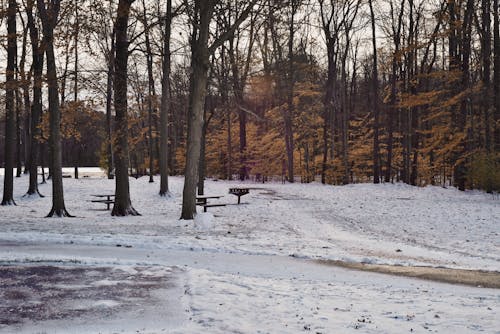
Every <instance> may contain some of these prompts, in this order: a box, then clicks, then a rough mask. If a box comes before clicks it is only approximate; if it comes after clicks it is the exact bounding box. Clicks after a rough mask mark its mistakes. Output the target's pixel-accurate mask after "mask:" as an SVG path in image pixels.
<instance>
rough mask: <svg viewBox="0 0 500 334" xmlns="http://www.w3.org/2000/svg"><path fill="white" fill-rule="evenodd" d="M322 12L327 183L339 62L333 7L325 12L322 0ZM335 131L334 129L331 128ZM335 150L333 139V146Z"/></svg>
mask: <svg viewBox="0 0 500 334" xmlns="http://www.w3.org/2000/svg"><path fill="white" fill-rule="evenodd" d="M319 4H320V12H321V22H322V28H323V32H324V34H325V37H326V51H327V59H328V64H327V66H328V71H327V77H326V84H325V97H324V101H323V152H322V155H323V159H322V164H321V183H323V184H325V183H326V172H327V169H328V142H329V138H330V136H331V137H333V134H330V133H329V132H330V131H329V129H331V126H330V125H331V124H333V114H334V106H333V97H334V94H335V87H334V86H335V80H336V77H337V64H336V42H337V32H336V31H335V30H334V31H332V29H331V26H330V25H331V23H332V20H333V8H332V11H331V12H330V13H328V14H327V13H326V12H325V7H324V2H323V1H320V2H319ZM331 130H332V132H333V129H331ZM330 149H331V150H333V141H332V147H331V148H330Z"/></svg>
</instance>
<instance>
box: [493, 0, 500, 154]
mask: <svg viewBox="0 0 500 334" xmlns="http://www.w3.org/2000/svg"><path fill="white" fill-rule="evenodd" d="M498 5H499V4H498V0H493V49H494V58H493V61H494V72H493V90H494V124H495V126H494V130H493V131H494V133H493V145H492V148H493V150H494V151H495V152H498V151H500V125H499V124H500V28H499V25H500V19H499V8H498Z"/></svg>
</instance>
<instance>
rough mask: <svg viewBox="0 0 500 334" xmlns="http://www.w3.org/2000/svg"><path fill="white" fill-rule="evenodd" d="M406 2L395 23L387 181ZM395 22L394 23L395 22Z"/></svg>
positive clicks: (390, 166)
mask: <svg viewBox="0 0 500 334" xmlns="http://www.w3.org/2000/svg"><path fill="white" fill-rule="evenodd" d="M404 4H405V2H404V1H402V2H401V8H400V11H399V15H398V22H397V27H395V26H394V25H393V42H394V54H393V55H392V60H391V63H392V72H391V79H390V80H391V102H390V103H391V106H390V108H389V109H388V114H387V117H388V120H387V122H388V135H387V162H386V168H385V178H384V181H385V182H391V176H392V155H393V149H394V118H395V117H396V115H397V105H396V102H397V99H396V98H397V97H396V93H397V92H396V88H397V73H398V62H399V60H398V59H399V49H400V46H401V29H402V26H403V16H404V8H405V7H404ZM391 11H392V12H393V11H394V8H393V6H392V3H391ZM393 24H394V23H393ZM394 28H395V29H394Z"/></svg>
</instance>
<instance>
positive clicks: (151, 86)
mask: <svg viewBox="0 0 500 334" xmlns="http://www.w3.org/2000/svg"><path fill="white" fill-rule="evenodd" d="M142 5H143V25H144V29H145V32H144V37H145V42H146V67H147V70H148V151H149V182H150V183H153V182H154V179H153V174H154V153H153V144H154V143H153V112H154V110H153V109H154V107H153V99H154V98H155V96H156V92H155V82H154V78H153V52H152V50H151V41H150V38H149V29H150V28H149V26H148V21H147V15H146V1H145V0H142Z"/></svg>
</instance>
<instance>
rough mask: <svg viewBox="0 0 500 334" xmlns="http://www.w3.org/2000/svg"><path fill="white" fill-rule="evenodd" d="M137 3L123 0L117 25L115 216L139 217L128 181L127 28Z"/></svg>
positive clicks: (119, 4) (119, 6)
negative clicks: (134, 4) (131, 12)
mask: <svg viewBox="0 0 500 334" xmlns="http://www.w3.org/2000/svg"><path fill="white" fill-rule="evenodd" d="M133 2H134V0H120V1H119V3H118V10H117V16H116V22H115V28H114V30H115V34H116V35H115V36H116V53H115V59H114V60H115V71H114V87H115V137H116V143H115V146H114V157H115V166H116V187H115V204H114V206H113V211H112V212H111V215H112V216H129V215H132V216H137V215H139V213H138V212H137V211H136V210H135V209H134V208H133V207H132V203H131V201H130V190H129V179H128V166H129V154H128V114H127V67H128V44H129V42H128V38H127V28H128V19H129V13H130V6H131V5H132V3H133Z"/></svg>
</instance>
